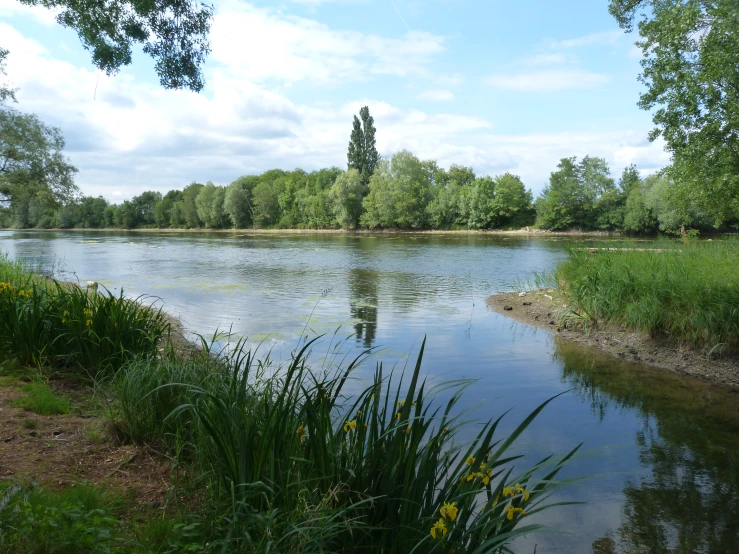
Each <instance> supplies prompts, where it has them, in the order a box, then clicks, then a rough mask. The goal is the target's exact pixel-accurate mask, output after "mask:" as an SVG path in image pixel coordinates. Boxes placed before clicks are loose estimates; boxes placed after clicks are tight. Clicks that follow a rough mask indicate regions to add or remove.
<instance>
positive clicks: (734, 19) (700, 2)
mask: <svg viewBox="0 0 739 554" xmlns="http://www.w3.org/2000/svg"><path fill="white" fill-rule="evenodd" d="M609 9H610V12H611V14H612V15H613V16H614V17H615V18H616V20H617V21H618V23H619V25H620V26H621V27H622V28H623V29H625V30H626V31H631V30H633V28H634V25H635V24H636V26H637V28H638V31H639V35H640V37H641V40H640V41H638V42H637V45H638V46H639V47H641V49H642V53H643V59H642V62H641V64H642V68H643V73H642V75H641V76H640V80H641V81H642V82H643V83H644V84H645V85H646V88H647V90H646V92H644V93H643V94H642V95H641V98H640V101H639V106H640V107H641V108H643V109H645V110H654V116H653V120H654V123H655V129H654V130H653V131H652V133H651V135H650V139H651V140H655V139H657V138H658V137H662V138H663V139H664V140H665V144H666V147H667V149H668V150H669V151H670V152H671V153H672V156H673V165H672V167H671V168H670V169H669V171H668V173H669V176H670V177H671V179H672V181H673V193H674V194H675V200H676V201H678V202H680V203H681V204H682V210H683V212H685V213H687V212H688V211H689V209H690V206H691V205H692V204H695V205H698V206H701V207H702V208H704V209H707V210H708V211H709V212H710V213H711V214H712V215H713V218H714V220H715V222H716V223H720V222H721V221H723V220H726V219H730V218H732V217H736V216H739V4H737V2H736V0H610V6H609Z"/></svg>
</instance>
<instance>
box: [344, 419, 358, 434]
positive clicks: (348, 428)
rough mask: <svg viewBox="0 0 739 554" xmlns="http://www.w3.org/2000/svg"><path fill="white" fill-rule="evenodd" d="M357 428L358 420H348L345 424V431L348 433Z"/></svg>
mask: <svg viewBox="0 0 739 554" xmlns="http://www.w3.org/2000/svg"><path fill="white" fill-rule="evenodd" d="M356 430H357V420H356V419H353V420H351V421H347V422H346V423H345V424H344V432H345V433H348V432H349V431H356Z"/></svg>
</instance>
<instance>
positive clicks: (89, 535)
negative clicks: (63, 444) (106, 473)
mask: <svg viewBox="0 0 739 554" xmlns="http://www.w3.org/2000/svg"><path fill="white" fill-rule="evenodd" d="M114 506H115V501H114V500H113V497H112V495H109V494H106V493H105V492H104V491H103V490H101V489H96V488H93V487H89V486H87V485H77V486H75V487H72V488H69V489H66V490H65V491H63V492H60V493H56V492H51V491H48V490H44V489H39V488H36V487H33V486H32V487H21V486H17V485H11V486H10V487H9V488H8V489H7V490H6V491H5V493H4V494H3V496H2V498H1V499H0V552H3V553H5V554H67V553H71V552H74V553H80V554H98V553H100V554H104V553H109V552H110V551H111V546H112V539H113V537H112V535H111V532H112V531H113V530H114V529H116V528H117V527H118V525H119V522H118V520H117V519H116V518H115V517H114V515H113V513H112V512H114Z"/></svg>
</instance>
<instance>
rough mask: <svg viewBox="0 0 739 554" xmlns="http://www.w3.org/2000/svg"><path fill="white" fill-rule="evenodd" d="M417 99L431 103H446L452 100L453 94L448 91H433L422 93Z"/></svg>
mask: <svg viewBox="0 0 739 554" xmlns="http://www.w3.org/2000/svg"><path fill="white" fill-rule="evenodd" d="M417 98H418V99H419V100H429V101H431V102H448V101H449V100H454V93H453V92H452V91H450V90H444V89H434V90H427V91H424V92H422V93H421V94H419V95H418V96H417Z"/></svg>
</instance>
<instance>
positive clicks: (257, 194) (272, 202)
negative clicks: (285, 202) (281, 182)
mask: <svg viewBox="0 0 739 554" xmlns="http://www.w3.org/2000/svg"><path fill="white" fill-rule="evenodd" d="M252 198H253V199H254V223H256V224H257V225H258V226H259V227H269V226H273V225H276V224H277V223H278V222H279V221H280V202H279V198H278V194H277V186H276V184H275V181H270V180H265V181H260V183H259V184H258V185H257V186H256V187H254V191H253V193H252Z"/></svg>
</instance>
